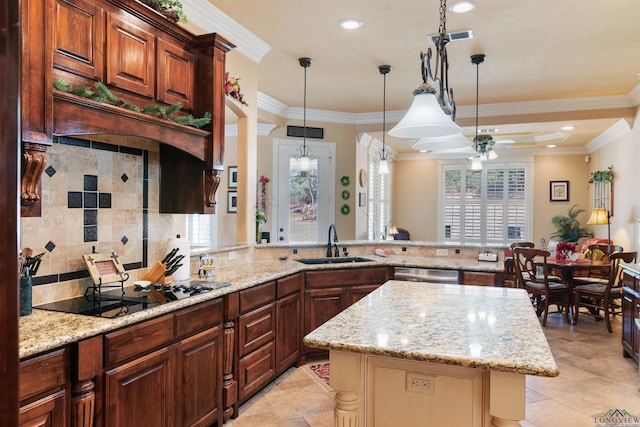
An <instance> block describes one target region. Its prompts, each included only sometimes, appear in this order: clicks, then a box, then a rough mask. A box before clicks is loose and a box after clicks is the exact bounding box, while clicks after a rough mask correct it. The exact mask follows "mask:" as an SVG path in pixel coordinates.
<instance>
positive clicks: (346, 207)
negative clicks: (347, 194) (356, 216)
mask: <svg viewBox="0 0 640 427" xmlns="http://www.w3.org/2000/svg"><path fill="white" fill-rule="evenodd" d="M340 212H341V213H342V215H349V212H351V208H350V207H349V205H347V204H346V203H345V204H344V205H342V207H341V208H340Z"/></svg>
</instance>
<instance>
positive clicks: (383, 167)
mask: <svg viewBox="0 0 640 427" xmlns="http://www.w3.org/2000/svg"><path fill="white" fill-rule="evenodd" d="M378 173H379V174H380V175H389V161H388V160H387V159H382V160H380V163H379V164H378Z"/></svg>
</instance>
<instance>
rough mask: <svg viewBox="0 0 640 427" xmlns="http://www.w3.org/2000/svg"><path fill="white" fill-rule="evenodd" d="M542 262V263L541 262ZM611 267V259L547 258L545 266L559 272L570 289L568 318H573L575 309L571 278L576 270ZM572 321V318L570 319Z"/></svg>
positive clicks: (588, 270) (595, 269)
mask: <svg viewBox="0 0 640 427" xmlns="http://www.w3.org/2000/svg"><path fill="white" fill-rule="evenodd" d="M541 264H542V263H541ZM609 267H611V261H608V260H590V259H583V258H578V259H577V260H571V259H568V260H561V259H557V258H555V257H548V258H547V268H548V269H549V270H550V271H551V273H552V274H553V273H554V272H556V271H558V272H560V278H561V279H562V283H564V284H565V285H567V287H568V288H569V289H570V290H571V303H570V304H571V306H570V309H571V313H570V314H571V316H570V317H569V319H573V313H574V311H575V309H576V308H575V305H574V302H573V301H574V295H573V290H574V288H575V284H574V281H573V278H574V277H575V275H576V273H577V272H584V271H586V272H590V271H598V270H599V271H602V270H606V269H607V268H609ZM571 322H572V323H573V320H571Z"/></svg>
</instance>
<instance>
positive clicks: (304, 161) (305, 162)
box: [300, 155, 309, 171]
mask: <svg viewBox="0 0 640 427" xmlns="http://www.w3.org/2000/svg"><path fill="white" fill-rule="evenodd" d="M300 169H301V170H303V171H308V170H309V157H308V156H304V155H303V156H302V157H300Z"/></svg>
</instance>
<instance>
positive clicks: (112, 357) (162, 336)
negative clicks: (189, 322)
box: [104, 315, 174, 365]
mask: <svg viewBox="0 0 640 427" xmlns="http://www.w3.org/2000/svg"><path fill="white" fill-rule="evenodd" d="M173 337H174V332H173V315H169V316H163V317H159V318H157V319H153V320H148V321H146V322H143V323H140V324H137V325H134V326H131V327H128V328H125V329H121V330H119V331H115V332H111V333H109V334H106V335H105V336H104V349H105V363H106V364H107V365H111V364H113V363H116V362H119V361H121V360H124V359H126V358H128V357H131V356H134V355H136V354H140V353H144V352H146V351H148V350H151V349H153V348H156V347H160V346H161V345H163V344H167V343H169V342H170V341H171V340H173Z"/></svg>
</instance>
